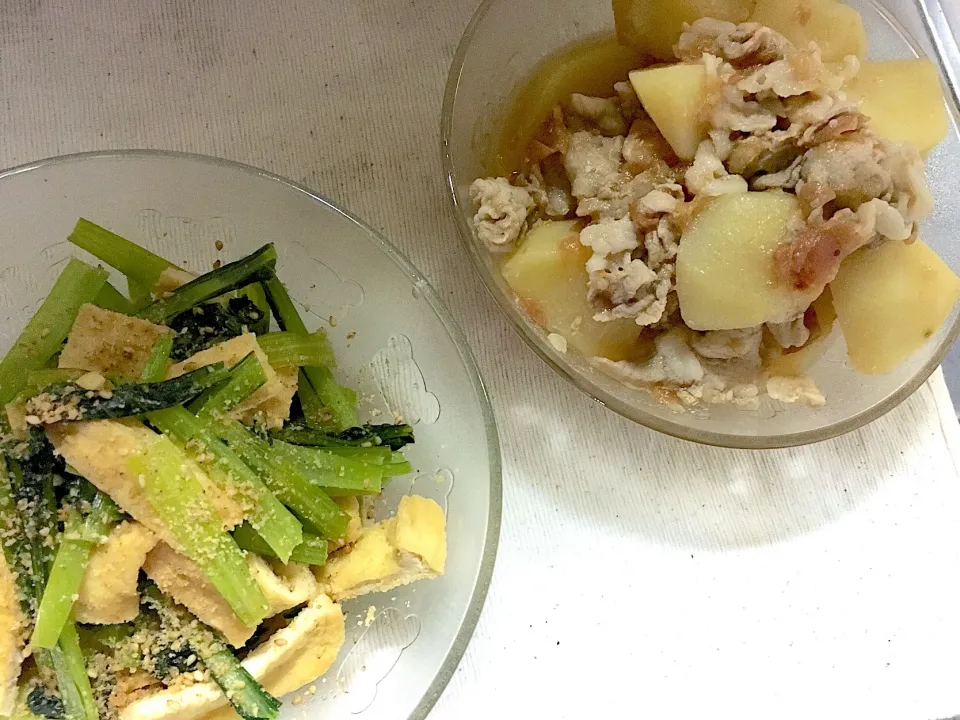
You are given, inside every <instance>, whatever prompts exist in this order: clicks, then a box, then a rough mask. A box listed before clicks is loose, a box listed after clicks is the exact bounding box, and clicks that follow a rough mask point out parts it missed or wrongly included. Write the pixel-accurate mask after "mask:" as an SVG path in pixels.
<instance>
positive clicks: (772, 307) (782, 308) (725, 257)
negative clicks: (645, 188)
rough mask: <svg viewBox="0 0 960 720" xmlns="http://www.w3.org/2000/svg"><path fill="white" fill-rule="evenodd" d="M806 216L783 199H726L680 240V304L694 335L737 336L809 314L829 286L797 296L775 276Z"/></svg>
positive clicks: (759, 195) (761, 195)
mask: <svg viewBox="0 0 960 720" xmlns="http://www.w3.org/2000/svg"><path fill="white" fill-rule="evenodd" d="M799 216H800V210H799V206H798V202H797V198H796V197H795V196H794V195H788V194H786V193H782V192H748V193H732V194H729V195H721V196H720V197H718V198H715V199H714V200H711V201H710V204H708V205H707V206H706V208H704V209H703V210H702V211H701V212H700V214H698V215H697V216H696V217H695V218H694V219H693V221H692V222H691V223H690V225H689V226H688V227H687V230H686V232H685V233H684V234H683V236H682V237H681V238H680V251H679V253H678V254H677V298H678V299H679V300H680V313H681V315H682V316H683V321H684V322H685V323H686V324H687V326H688V327H690V328H692V329H693V330H735V329H737V328H749V327H754V326H756V325H761V324H763V323H765V322H784V321H786V320H788V319H790V318H793V317H796V316H797V314H798V313H800V312H803V311H804V310H805V309H806V308H807V307H808V306H809V305H810V303H811V302H813V300H815V299H816V297H817V296H818V295H819V294H820V293H821V292H822V290H823V287H822V286H821V287H811V288H809V289H807V290H803V291H800V290H796V289H795V288H793V287H790V286H789V285H785V284H783V283H778V282H777V281H776V279H775V277H774V266H773V251H774V250H775V249H776V248H777V246H778V245H780V243H782V242H783V241H784V239H785V237H786V235H787V231H788V228H789V226H790V223H791V222H792V221H793V220H794V219H796V218H798V217H799Z"/></svg>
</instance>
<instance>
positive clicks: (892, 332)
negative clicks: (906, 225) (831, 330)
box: [830, 240, 960, 374]
mask: <svg viewBox="0 0 960 720" xmlns="http://www.w3.org/2000/svg"><path fill="white" fill-rule="evenodd" d="M830 289H831V290H832V292H833V303H834V306H835V307H836V309H837V318H838V320H839V321H840V328H841V330H843V337H844V339H845V340H846V341H847V354H848V355H849V357H850V364H851V365H852V366H853V368H854V369H855V370H856V371H857V372H861V373H867V374H879V373H885V372H890V371H891V370H893V369H895V368H896V367H897V366H898V365H900V363H902V362H903V361H904V360H906V359H907V358H908V357H910V356H911V355H912V354H913V353H914V352H916V351H917V350H919V349H920V348H921V347H922V346H923V345H924V344H926V342H927V340H929V339H930V338H931V337H933V335H934V334H935V333H936V332H937V330H938V329H939V328H940V326H941V325H942V324H943V321H944V320H946V318H947V316H948V315H949V314H950V311H951V310H952V309H953V306H954V303H956V301H957V300H958V299H960V278H958V277H957V276H956V275H955V274H954V272H953V270H951V269H950V268H949V266H948V265H947V264H946V263H945V262H943V260H941V259H940V258H939V257H938V256H937V254H936V253H935V252H933V250H931V249H930V248H929V247H927V245H925V244H924V243H923V242H921V241H919V240H918V241H916V242H914V243H912V244H910V245H908V244H906V243H902V242H896V241H893V240H891V241H889V242H886V243H884V244H883V245H881V246H880V247H879V248H877V249H873V248H862V249H860V250H858V251H857V252H855V253H854V254H853V255H851V256H850V257H848V258H847V259H846V260H844V261H843V263H842V264H841V265H840V272H838V273H837V277H836V278H834V280H833V282H832V283H830Z"/></svg>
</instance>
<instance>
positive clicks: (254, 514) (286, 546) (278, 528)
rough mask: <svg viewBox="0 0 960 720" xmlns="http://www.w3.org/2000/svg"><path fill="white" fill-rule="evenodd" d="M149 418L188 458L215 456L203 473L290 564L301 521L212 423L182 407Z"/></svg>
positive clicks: (205, 463)
mask: <svg viewBox="0 0 960 720" xmlns="http://www.w3.org/2000/svg"><path fill="white" fill-rule="evenodd" d="M147 418H148V419H149V420H150V422H151V423H152V424H153V425H154V426H155V427H156V428H157V429H158V430H160V431H161V432H162V433H164V434H165V435H167V436H169V437H170V438H171V439H173V440H174V442H175V443H176V444H177V445H178V446H179V447H180V448H181V449H183V450H185V451H186V452H187V453H188V454H191V450H195V453H194V456H195V459H196V457H197V456H206V457H210V456H212V459H211V460H209V461H208V462H204V463H202V467H203V469H204V470H205V471H206V472H207V474H208V475H210V478H211V479H212V480H213V481H214V482H215V483H217V484H218V485H219V486H220V487H222V488H225V489H227V490H228V493H229V494H230V495H231V496H233V498H234V499H235V500H236V501H237V502H238V504H239V505H240V507H241V508H242V509H243V513H244V517H245V518H246V519H247V520H248V521H249V522H250V524H251V525H253V527H254V528H256V531H257V532H258V533H260V536H261V537H262V538H263V540H264V542H265V543H266V544H267V546H268V547H269V548H270V549H271V550H272V551H273V552H274V554H275V555H276V556H277V557H279V558H280V559H281V560H282V561H283V562H287V561H288V560H289V559H290V557H291V553H292V552H293V551H294V548H296V547H297V546H298V545H299V544H300V543H301V542H302V540H303V534H302V532H301V529H300V523H299V521H298V520H297V519H296V518H295V517H294V516H293V515H292V514H291V513H290V511H289V510H287V509H286V508H285V507H284V506H283V503H281V502H280V501H279V500H278V499H277V498H276V497H275V496H274V495H273V493H271V492H270V490H269V488H268V487H267V486H266V485H265V484H264V482H263V480H261V479H260V476H259V475H257V473H255V472H254V471H253V470H251V469H250V468H249V467H247V466H246V465H245V464H244V463H243V461H242V460H241V459H240V457H239V456H238V455H237V454H236V453H235V452H234V451H233V450H232V449H230V448H229V447H227V446H226V445H224V444H223V443H222V442H220V439H219V438H218V437H217V435H216V433H215V432H214V431H213V429H212V428H211V427H210V424H209V421H207V420H204V419H201V418H197V417H196V416H194V415H193V414H192V413H190V412H189V411H187V410H186V409H184V408H182V407H173V408H168V409H166V410H160V411H158V412H155V413H150V414H149V415H148V416H147ZM241 547H242V546H241Z"/></svg>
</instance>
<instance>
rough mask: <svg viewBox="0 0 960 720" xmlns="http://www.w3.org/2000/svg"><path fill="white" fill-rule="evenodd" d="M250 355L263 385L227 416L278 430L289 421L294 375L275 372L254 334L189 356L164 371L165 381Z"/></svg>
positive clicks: (295, 388) (238, 337) (229, 365)
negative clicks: (259, 370)
mask: <svg viewBox="0 0 960 720" xmlns="http://www.w3.org/2000/svg"><path fill="white" fill-rule="evenodd" d="M250 353H253V354H254V355H255V356H256V358H257V360H258V361H259V362H260V366H261V367H262V368H263V374H264V376H265V377H266V382H264V384H263V385H262V386H260V388H258V389H257V391H256V392H254V393H253V395H251V396H250V397H248V398H247V399H246V400H244V401H243V402H241V403H240V404H238V405H236V406H235V407H234V408H232V409H231V411H230V416H231V417H233V418H236V419H237V420H240V421H241V422H243V423H246V424H248V425H251V424H253V423H256V422H262V423H263V424H264V425H265V426H266V427H267V428H271V429H272V428H278V427H281V426H282V425H283V423H284V421H285V420H287V418H289V417H290V403H291V401H292V400H293V396H294V393H296V390H297V386H296V374H295V372H294V373H293V377H291V370H290V369H285V370H284V371H281V372H278V371H276V370H274V369H273V368H272V367H271V366H270V363H269V361H268V360H267V356H266V354H265V353H264V352H263V350H262V349H261V347H260V344H259V343H258V342H257V336H256V335H254V334H253V333H244V334H243V335H238V336H237V337H235V338H231V339H229V340H227V341H226V342H222V343H219V344H218V345H214V346H213V347H211V348H207V349H206V350H202V351H200V352H198V353H196V354H195V355H191V356H190V357H188V358H187V359H186V360H184V361H183V362H180V363H177V364H176V365H173V366H171V367H170V369H169V370H168V371H167V378H168V379H169V378H175V377H179V376H181V375H184V374H185V373H188V372H191V371H193V370H197V369H198V368H202V367H206V366H207V365H212V364H213V363H218V362H222V363H224V364H225V365H226V366H227V367H231V366H233V365H236V364H237V363H238V362H240V361H241V360H243V359H244V358H245V357H246V356H247V355H249V354H250ZM294 370H295V369H294Z"/></svg>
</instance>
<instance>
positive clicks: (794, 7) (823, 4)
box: [750, 0, 867, 62]
mask: <svg viewBox="0 0 960 720" xmlns="http://www.w3.org/2000/svg"><path fill="white" fill-rule="evenodd" d="M750 20H751V22H756V23H760V24H761V25H766V26H767V27H771V28H773V29H774V30H776V31H777V32H778V33H780V34H781V35H783V36H785V37H786V38H787V39H788V40H790V41H791V42H792V43H793V44H794V45H796V46H797V47H800V48H806V47H807V45H809V44H810V43H811V42H815V43H817V45H819V46H820V53H821V58H822V59H823V61H824V62H832V61H834V60H843V58H845V57H846V56H847V55H856V56H857V57H858V58H862V57H864V56H865V55H866V54H867V34H866V32H865V31H864V29H863V19H862V18H861V17H860V13H858V12H857V11H856V10H854V9H853V8H852V7H850V6H848V5H844V4H843V3H842V2H838V0H758V2H757V7H756V10H754V12H753V15H752V16H751V18H750Z"/></svg>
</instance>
